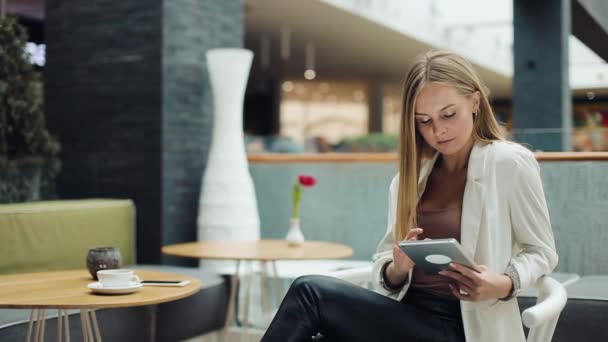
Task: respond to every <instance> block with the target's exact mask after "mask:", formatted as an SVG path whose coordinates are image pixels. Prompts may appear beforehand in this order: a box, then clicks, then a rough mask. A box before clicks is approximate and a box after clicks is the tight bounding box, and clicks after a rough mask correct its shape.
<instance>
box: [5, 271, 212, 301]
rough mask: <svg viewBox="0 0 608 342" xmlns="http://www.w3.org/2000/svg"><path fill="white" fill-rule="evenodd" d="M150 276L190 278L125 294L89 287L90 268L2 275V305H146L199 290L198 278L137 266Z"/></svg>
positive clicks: (142, 277)
mask: <svg viewBox="0 0 608 342" xmlns="http://www.w3.org/2000/svg"><path fill="white" fill-rule="evenodd" d="M135 274H137V275H138V276H139V277H140V278H141V279H143V280H146V279H149V280H190V284H188V285H186V286H183V287H177V286H170V287H169V286H142V287H141V288H140V289H139V290H137V291H136V292H134V293H130V294H123V295H99V294H94V293H92V292H91V290H90V289H89V288H88V287H87V285H88V284H90V283H93V282H95V280H94V279H93V278H92V277H91V275H90V274H89V272H88V271H87V270H73V271H58V272H38V273H23V274H9V275H0V308H16V309H34V308H38V309H45V308H54V309H59V308H61V309H85V308H87V309H97V308H122V307H129V306H142V305H150V304H159V303H165V302H170V301H174V300H177V299H181V298H185V297H188V296H191V295H193V294H195V293H196V292H198V291H199V290H200V289H201V287H202V283H201V281H200V280H199V279H198V278H194V277H189V276H184V275H180V274H174V273H167V272H156V271H149V270H139V269H138V270H135Z"/></svg>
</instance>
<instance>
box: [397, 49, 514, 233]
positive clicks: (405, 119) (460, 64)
mask: <svg viewBox="0 0 608 342" xmlns="http://www.w3.org/2000/svg"><path fill="white" fill-rule="evenodd" d="M428 82H436V83H440V84H443V85H447V86H452V87H455V88H456V89H457V90H458V91H459V92H460V93H462V94H463V95H465V96H466V95H470V94H473V93H475V92H479V94H480V103H479V111H478V112H477V113H476V114H474V123H473V139H474V140H475V141H476V142H486V143H490V142H492V141H495V140H503V139H504V138H503V136H502V134H501V132H500V128H499V125H498V122H497V121H496V118H495V117H494V112H493V111H492V107H490V101H489V90H488V89H487V88H486V86H485V85H484V84H483V82H482V81H481V79H480V78H479V76H478V75H477V73H476V72H475V70H474V69H473V66H472V65H471V64H470V63H469V62H467V61H466V60H465V59H464V58H462V57H460V56H459V55H456V54H454V53H451V52H446V51H431V52H428V53H426V54H423V55H421V56H419V57H418V58H416V59H415V61H414V62H413V64H412V65H411V67H410V69H409V71H408V73H407V75H406V77H405V81H404V84H403V109H402V112H401V124H400V137H399V161H400V163H399V191H398V195H397V217H396V224H395V229H394V231H395V239H396V241H401V240H403V239H405V236H406V235H407V233H408V231H409V230H410V229H411V228H414V227H416V225H417V222H416V221H417V220H416V208H417V206H418V196H419V193H420V189H418V178H419V175H420V167H421V163H422V160H423V158H431V157H432V155H433V154H434V152H435V150H434V149H433V148H432V147H431V146H429V145H428V144H427V143H426V142H425V141H424V138H423V137H422V136H421V135H420V133H418V131H417V130H416V122H415V120H414V110H415V108H416V99H417V97H418V94H419V93H420V91H421V89H422V88H423V87H424V85H425V84H426V83H428Z"/></svg>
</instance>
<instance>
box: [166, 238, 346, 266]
mask: <svg viewBox="0 0 608 342" xmlns="http://www.w3.org/2000/svg"><path fill="white" fill-rule="evenodd" d="M162 251H163V253H164V254H167V255H173V256H180V257H189V258H199V259H221V260H262V261H272V260H311V259H338V258H349V257H351V256H352V255H353V249H352V248H350V247H348V246H345V245H342V244H339V243H331V242H322V241H305V242H304V244H303V245H302V246H299V247H292V246H289V245H288V244H287V241H286V240H256V241H205V242H189V243H181V244H176V245H169V246H164V247H163V248H162Z"/></svg>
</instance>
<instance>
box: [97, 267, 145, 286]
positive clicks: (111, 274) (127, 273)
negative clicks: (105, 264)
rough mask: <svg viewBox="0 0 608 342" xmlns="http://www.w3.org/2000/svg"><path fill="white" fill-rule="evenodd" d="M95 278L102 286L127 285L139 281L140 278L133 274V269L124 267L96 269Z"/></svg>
mask: <svg viewBox="0 0 608 342" xmlns="http://www.w3.org/2000/svg"><path fill="white" fill-rule="evenodd" d="M97 279H99V282H100V283H101V286H102V287H104V288H110V287H129V286H133V285H136V284H138V283H139V282H141V279H140V278H139V277H138V276H137V275H135V274H133V270H125V269H112V270H101V271H97Z"/></svg>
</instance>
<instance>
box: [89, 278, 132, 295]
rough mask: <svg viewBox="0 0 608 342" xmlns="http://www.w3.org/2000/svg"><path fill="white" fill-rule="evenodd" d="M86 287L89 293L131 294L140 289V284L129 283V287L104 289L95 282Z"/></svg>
mask: <svg viewBox="0 0 608 342" xmlns="http://www.w3.org/2000/svg"><path fill="white" fill-rule="evenodd" d="M87 287H88V288H89V289H91V291H93V292H94V293H101V294H127V293H133V292H135V291H137V290H139V288H140V287H142V284H141V283H136V282H133V283H131V285H130V286H126V287H105V288H104V287H103V286H102V285H101V283H100V282H98V281H97V282H94V283H90V284H89V285H87Z"/></svg>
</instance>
